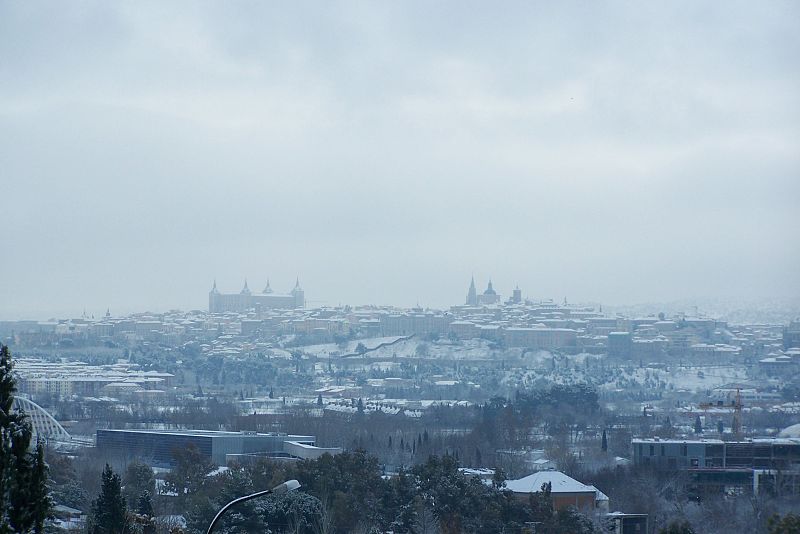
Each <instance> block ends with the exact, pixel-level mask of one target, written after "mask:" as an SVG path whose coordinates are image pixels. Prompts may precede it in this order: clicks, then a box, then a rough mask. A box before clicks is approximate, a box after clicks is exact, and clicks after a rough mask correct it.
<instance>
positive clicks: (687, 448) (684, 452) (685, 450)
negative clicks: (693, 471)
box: [681, 444, 689, 456]
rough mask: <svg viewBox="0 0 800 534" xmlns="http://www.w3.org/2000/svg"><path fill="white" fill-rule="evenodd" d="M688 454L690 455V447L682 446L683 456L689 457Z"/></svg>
mask: <svg viewBox="0 0 800 534" xmlns="http://www.w3.org/2000/svg"><path fill="white" fill-rule="evenodd" d="M688 454H689V447H687V446H686V444H683V445H681V455H682V456H688Z"/></svg>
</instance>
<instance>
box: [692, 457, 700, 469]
mask: <svg viewBox="0 0 800 534" xmlns="http://www.w3.org/2000/svg"><path fill="white" fill-rule="evenodd" d="M691 466H692V467H700V459H699V458H692V459H691Z"/></svg>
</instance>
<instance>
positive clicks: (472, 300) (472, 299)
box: [466, 276, 478, 306]
mask: <svg viewBox="0 0 800 534" xmlns="http://www.w3.org/2000/svg"><path fill="white" fill-rule="evenodd" d="M466 304H467V306H477V305H478V292H477V291H476V290H475V277H474V276H473V277H472V279H471V280H470V282H469V291H467V302H466Z"/></svg>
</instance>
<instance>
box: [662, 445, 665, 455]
mask: <svg viewBox="0 0 800 534" xmlns="http://www.w3.org/2000/svg"><path fill="white" fill-rule="evenodd" d="M664 453H665V449H664V446H663V445H662V446H661V456H664Z"/></svg>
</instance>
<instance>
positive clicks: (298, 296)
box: [292, 277, 306, 308]
mask: <svg viewBox="0 0 800 534" xmlns="http://www.w3.org/2000/svg"><path fill="white" fill-rule="evenodd" d="M292 296H293V297H294V307H295V308H303V307H304V306H305V305H306V293H305V291H303V288H302V287H300V277H298V278H297V280H296V281H295V284H294V289H292Z"/></svg>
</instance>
